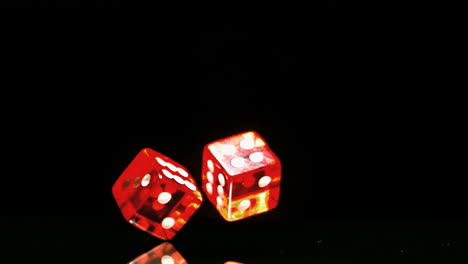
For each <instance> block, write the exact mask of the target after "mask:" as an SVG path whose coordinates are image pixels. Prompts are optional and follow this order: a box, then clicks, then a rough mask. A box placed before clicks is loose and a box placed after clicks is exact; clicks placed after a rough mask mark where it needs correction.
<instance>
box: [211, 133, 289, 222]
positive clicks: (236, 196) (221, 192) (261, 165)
mask: <svg viewBox="0 0 468 264" xmlns="http://www.w3.org/2000/svg"><path fill="white" fill-rule="evenodd" d="M257 153H261V154H257ZM240 159H243V161H242V162H240V161H238V160H240ZM233 160H234V161H233ZM240 164H242V166H240ZM280 180H281V163H280V161H279V159H278V157H277V156H276V155H275V154H274V153H273V152H272V151H271V149H270V148H269V147H268V145H267V144H266V142H265V140H264V139H263V138H261V137H260V135H259V134H258V133H256V132H253V131H250V132H246V133H243V134H239V135H234V136H232V137H229V138H225V139H221V140H218V141H215V142H213V143H211V144H208V145H206V146H205V148H204V151H203V166H202V188H203V190H204V192H205V193H206V195H207V197H208V199H209V201H210V202H211V203H212V204H213V205H214V206H215V207H216V209H217V210H218V212H219V213H220V214H221V216H223V218H224V219H226V220H227V221H236V220H240V219H244V218H246V217H249V216H252V215H256V214H260V213H263V212H266V211H269V210H271V209H273V208H275V207H276V206H277V205H278V200H279V194H280Z"/></svg>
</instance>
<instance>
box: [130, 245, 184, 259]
mask: <svg viewBox="0 0 468 264" xmlns="http://www.w3.org/2000/svg"><path fill="white" fill-rule="evenodd" d="M129 264H187V261H186V260H185V259H184V258H183V257H182V255H181V254H180V253H179V252H178V251H177V250H176V249H175V248H174V246H173V245H172V244H170V243H168V242H164V243H161V244H159V245H158V246H156V247H154V248H153V249H151V250H150V251H148V252H146V253H144V254H142V255H141V256H139V257H137V258H136V259H134V260H132V261H130V262H129Z"/></svg>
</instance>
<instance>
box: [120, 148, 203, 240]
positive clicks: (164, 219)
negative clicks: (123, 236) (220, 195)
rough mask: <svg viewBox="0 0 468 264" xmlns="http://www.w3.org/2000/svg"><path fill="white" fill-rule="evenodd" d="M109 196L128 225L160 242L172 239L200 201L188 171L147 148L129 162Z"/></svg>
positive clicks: (201, 199) (200, 197)
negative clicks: (112, 198) (111, 196)
mask: <svg viewBox="0 0 468 264" xmlns="http://www.w3.org/2000/svg"><path fill="white" fill-rule="evenodd" d="M112 194H113V196H114V199H115V201H116V202H117V204H118V206H119V208H120V211H121V212H122V215H123V217H124V218H125V219H126V220H127V221H128V222H129V223H130V224H132V225H134V226H136V227H137V228H139V229H141V230H143V231H146V232H148V233H150V234H152V235H154V236H156V237H158V238H160V239H163V240H169V239H171V238H173V237H174V236H175V235H176V233H177V231H179V230H180V229H181V228H182V227H183V226H184V225H185V223H186V222H187V221H188V220H189V218H190V217H191V216H192V215H193V214H194V213H195V211H196V210H197V209H198V208H199V207H200V205H201V203H202V201H203V198H202V195H201V193H200V190H199V189H198V187H197V186H196V182H195V180H194V179H193V177H192V176H191V174H190V173H189V171H188V170H187V169H186V168H185V167H183V166H182V165H181V164H179V163H177V162H175V161H173V160H172V159H170V158H168V157H167V156H165V155H163V154H161V153H158V152H156V151H154V150H152V149H150V148H144V149H142V150H141V151H140V152H139V153H138V154H137V155H136V157H135V158H134V159H133V160H132V161H131V162H130V164H129V165H128V166H127V168H126V169H125V170H124V171H123V173H122V174H121V175H120V177H119V178H118V179H117V181H116V182H115V183H114V185H113V187H112Z"/></svg>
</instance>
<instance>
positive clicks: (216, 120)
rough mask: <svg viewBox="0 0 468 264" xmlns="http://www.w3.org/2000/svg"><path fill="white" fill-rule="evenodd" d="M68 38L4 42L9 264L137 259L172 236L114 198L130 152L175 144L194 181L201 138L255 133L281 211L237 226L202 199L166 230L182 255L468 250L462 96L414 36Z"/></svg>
mask: <svg viewBox="0 0 468 264" xmlns="http://www.w3.org/2000/svg"><path fill="white" fill-rule="evenodd" d="M67 32H68V33H67ZM72 32H73V33H70V31H61V32H60V34H59V35H60V38H58V39H57V41H54V42H47V43H48V45H47V47H45V48H43V47H40V46H39V45H37V46H31V45H28V44H27V43H28V42H24V41H19V42H18V43H15V42H14V41H13V42H12V43H11V46H12V47H14V49H13V48H12V49H11V50H12V51H13V50H14V51H17V50H19V52H12V53H13V54H14V55H15V56H13V58H12V59H11V60H8V67H7V69H6V70H5V71H4V73H3V76H4V77H5V78H8V80H10V81H9V82H5V83H4V85H8V87H9V88H11V91H12V92H11V93H8V94H7V93H5V94H4V95H3V97H2V99H3V103H4V104H3V105H2V110H3V111H2V124H3V125H2V130H3V135H4V136H3V144H2V146H3V147H2V150H3V152H4V155H3V157H4V158H3V163H2V165H3V166H2V167H3V169H4V171H3V173H2V174H3V176H2V185H1V186H2V189H3V191H2V201H3V205H2V206H3V207H2V208H3V209H2V211H1V212H2V216H1V217H0V220H1V224H2V225H1V226H2V229H1V236H2V243H4V244H5V245H4V246H2V248H3V250H4V253H5V254H4V258H6V259H8V260H10V257H11V259H12V260H13V259H14V260H19V262H20V263H21V262H22V260H26V259H28V260H29V259H31V260H37V261H39V260H40V261H44V260H47V261H48V262H57V263H74V262H77V263H78V262H80V263H82V262H90V263H125V262H128V261H130V260H131V259H133V258H135V257H137V256H138V255H140V254H142V253H144V252H146V251H148V250H150V249H151V248H152V247H154V246H156V245H158V244H159V243H160V242H162V241H160V240H159V239H157V238H154V237H151V236H150V235H148V234H146V233H144V232H142V231H140V230H138V229H136V228H133V227H132V226H131V225H129V224H128V223H126V222H125V220H124V219H123V218H122V217H121V215H120V212H119V210H118V207H117V206H116V204H115V203H114V200H113V198H112V194H111V186H112V184H113V182H114V181H115V180H116V179H117V177H118V176H119V175H120V173H121V172H122V171H123V170H124V169H125V167H126V166H127V165H128V163H129V162H130V161H131V159H132V158H133V157H134V156H135V155H136V153H137V152H138V151H139V150H140V149H141V148H143V147H150V148H153V149H155V150H157V151H159V152H161V153H164V154H166V155H168V156H170V157H171V158H173V159H174V160H176V161H178V162H180V163H182V164H184V165H185V166H186V167H187V168H188V169H189V170H190V171H191V173H192V174H193V175H194V176H195V177H196V179H197V181H198V183H200V169H201V162H202V161H201V154H202V148H203V146H204V145H205V144H206V143H208V142H211V141H213V140H216V139H219V138H223V137H226V136H229V135H232V134H235V133H239V132H243V131H247V130H256V131H258V132H259V133H260V134H261V135H263V137H265V139H266V140H267V141H268V143H269V144H270V146H271V148H272V149H273V150H274V151H275V152H276V154H277V155H278V156H279V157H280V159H281V161H282V163H283V167H284V172H283V181H282V183H281V188H282V189H281V199H280V204H279V206H278V207H277V208H276V209H274V210H272V211H270V212H268V213H265V214H262V215H258V216H255V217H251V218H249V219H245V220H242V221H238V222H234V223H228V222H225V221H224V220H222V219H221V217H220V216H218V215H217V212H216V211H215V209H214V207H213V206H211V205H210V204H209V203H208V202H207V201H205V202H204V203H203V206H202V207H201V209H200V210H198V211H197V212H196V214H195V215H194V216H193V217H192V219H191V220H190V221H189V222H188V224H187V225H186V226H185V227H184V228H183V229H182V230H181V231H180V232H179V233H178V234H177V235H176V237H175V238H174V239H173V240H172V241H171V242H172V243H173V245H174V246H175V247H176V248H177V249H178V250H179V251H180V253H181V254H182V255H183V256H184V257H185V258H186V259H187V261H188V262H189V263H224V262H225V261H228V260H234V261H239V262H245V263H363V262H367V261H369V262H373V263H375V262H379V263H386V262H388V263H390V262H391V263H406V262H407V263H419V262H420V261H427V260H437V261H442V262H444V263H462V261H464V260H466V252H467V251H466V250H467V240H466V235H467V231H468V230H467V226H466V224H467V214H466V209H465V207H466V206H465V203H464V199H465V196H466V195H465V189H466V188H465V186H466V185H464V183H463V181H462V177H464V175H466V173H463V172H464V170H462V169H461V168H462V166H461V165H462V161H463V159H462V155H461V153H464V148H462V147H461V141H460V138H461V137H460V135H461V134H462V132H461V131H462V130H461V129H462V127H463V122H464V119H462V117H460V113H461V112H462V111H461V107H462V106H463V104H461V103H459V100H457V99H459V97H458V96H457V94H454V93H450V92H447V90H444V89H442V88H441V87H446V86H449V85H450V79H449V78H447V73H446V72H445V70H446V69H438V68H436V67H435V66H434V65H435V64H437V63H435V62H434V61H433V60H430V61H426V58H425V56H423V54H424V52H423V51H422V49H423V48H422V47H419V46H418V45H417V44H412V45H413V46H412V48H411V47H410V48H408V46H401V47H398V45H397V43H395V44H389V46H390V47H391V48H389V46H387V44H386V45H382V44H381V42H379V41H376V40H375V39H374V40H373V41H374V42H373V43H374V44H372V45H371V44H369V42H368V41H363V40H362V39H361V38H359V37H357V38H348V37H345V36H336V35H335V34H327V33H324V32H323V31H321V30H318V29H310V31H307V35H305V34H296V33H292V32H290V31H289V30H287V29H283V30H278V31H263V30H257V29H256V30H252V31H242V30H237V29H235V28H234V27H232V26H222V27H219V28H216V29H213V30H194V31H190V32H183V33H178V34H175V36H172V35H171V37H166V36H164V37H163V36H162V35H158V38H157V40H154V39H153V38H149V37H148V38H147V37H145V35H138V34H135V36H133V35H132V34H131V33H126V34H125V35H121V36H118V35H117V37H116V36H115V35H112V36H110V35H108V34H107V33H106V31H105V30H102V31H101V30H100V29H95V30H94V31H91V32H86V34H84V36H86V37H85V38H81V37H76V33H79V34H80V36H81V34H83V32H81V31H80V30H76V31H75V29H73V30H72ZM311 37H312V38H313V40H312V41H311V40H310V38H311ZM46 39H47V38H46ZM129 40H132V41H129ZM129 42H130V44H127V43H129ZM123 43H125V44H123ZM413 43H416V40H415V42H413ZM7 83H8V84H7ZM429 87H431V88H434V87H435V88H436V89H429Z"/></svg>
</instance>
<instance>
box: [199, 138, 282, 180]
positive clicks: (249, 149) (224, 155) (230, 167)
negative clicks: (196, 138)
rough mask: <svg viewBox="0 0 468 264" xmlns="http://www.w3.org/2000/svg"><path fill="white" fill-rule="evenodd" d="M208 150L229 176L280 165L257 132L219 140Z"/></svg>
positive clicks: (209, 146)
mask: <svg viewBox="0 0 468 264" xmlns="http://www.w3.org/2000/svg"><path fill="white" fill-rule="evenodd" d="M208 149H209V151H210V152H211V153H212V154H213V156H214V157H215V159H216V160H217V161H218V163H219V164H220V165H221V166H222V167H223V168H224V169H225V170H226V172H227V173H228V174H229V175H237V174H241V173H244V172H249V171H252V170H255V169H258V168H262V167H265V166H268V165H273V164H276V163H279V159H278V157H276V155H275V154H274V153H273V151H272V150H271V149H270V147H269V146H268V145H267V144H266V141H265V140H264V139H263V138H262V137H261V136H260V135H259V134H258V133H257V132H255V131H249V132H245V133H242V134H238V135H234V136H231V137H227V138H224V139H220V140H217V141H215V142H212V143H211V144H208Z"/></svg>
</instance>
